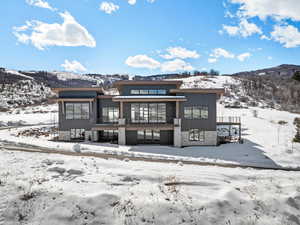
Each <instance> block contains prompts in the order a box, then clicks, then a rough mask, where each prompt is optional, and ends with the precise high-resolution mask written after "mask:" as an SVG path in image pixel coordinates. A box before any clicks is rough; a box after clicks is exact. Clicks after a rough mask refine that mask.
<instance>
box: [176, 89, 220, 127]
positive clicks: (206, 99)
mask: <svg viewBox="0 0 300 225" xmlns="http://www.w3.org/2000/svg"><path fill="white" fill-rule="evenodd" d="M184 95H185V96H186V98H187V101H186V102H182V103H180V117H181V119H182V120H181V126H182V130H183V131H187V130H189V129H192V128H199V129H202V130H206V131H215V130H216V126H217V125H216V116H217V112H216V97H217V96H216V94H190V93H185V94H184ZM197 105H206V106H208V119H202V120H193V119H184V107H186V106H197Z"/></svg>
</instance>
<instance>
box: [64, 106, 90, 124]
mask: <svg viewBox="0 0 300 225" xmlns="http://www.w3.org/2000/svg"><path fill="white" fill-rule="evenodd" d="M89 118H90V105H89V103H66V119H67V120H88V119H89Z"/></svg>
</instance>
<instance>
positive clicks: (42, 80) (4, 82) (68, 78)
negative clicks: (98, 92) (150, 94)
mask: <svg viewBox="0 0 300 225" xmlns="http://www.w3.org/2000/svg"><path fill="white" fill-rule="evenodd" d="M127 79H129V77H128V75H118V74H117V75H101V74H83V75H81V74H75V73H68V72H58V71H54V72H47V71H16V70H9V69H5V68H0V110H7V109H8V108H14V107H19V106H26V105H32V104H40V103H42V102H46V101H47V100H48V98H49V97H53V96H54V93H53V92H52V91H51V88H53V87H91V86H95V85H96V86H99V87H105V88H109V87H111V85H112V84H113V82H114V81H116V80H127Z"/></svg>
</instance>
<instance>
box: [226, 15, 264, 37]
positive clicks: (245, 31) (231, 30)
mask: <svg viewBox="0 0 300 225" xmlns="http://www.w3.org/2000/svg"><path fill="white" fill-rule="evenodd" d="M223 30H225V31H226V32H227V33H228V34H229V35H230V36H237V35H240V36H242V37H249V36H251V35H253V34H256V33H258V34H261V33H262V31H261V29H260V28H259V27H258V26H257V25H256V24H255V23H250V22H248V20H246V19H241V21H240V23H239V25H238V26H228V25H223Z"/></svg>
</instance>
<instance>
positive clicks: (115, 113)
mask: <svg viewBox="0 0 300 225" xmlns="http://www.w3.org/2000/svg"><path fill="white" fill-rule="evenodd" d="M119 118H120V108H119V107H116V106H107V107H106V106H105V107H103V108H102V121H103V123H118V122H119Z"/></svg>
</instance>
